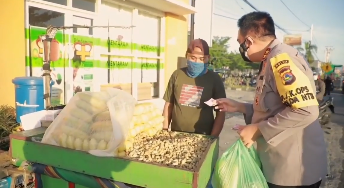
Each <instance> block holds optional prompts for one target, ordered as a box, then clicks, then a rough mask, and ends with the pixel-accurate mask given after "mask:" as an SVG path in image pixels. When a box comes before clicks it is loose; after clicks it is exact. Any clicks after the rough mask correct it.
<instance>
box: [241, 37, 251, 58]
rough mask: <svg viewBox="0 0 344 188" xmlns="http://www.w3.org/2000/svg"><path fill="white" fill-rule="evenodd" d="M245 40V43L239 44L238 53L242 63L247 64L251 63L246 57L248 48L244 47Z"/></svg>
mask: <svg viewBox="0 0 344 188" xmlns="http://www.w3.org/2000/svg"><path fill="white" fill-rule="evenodd" d="M246 40H247V39H245V41H244V42H243V43H241V44H240V47H239V52H240V55H241V57H242V59H243V60H244V61H246V62H249V63H252V61H251V60H250V59H249V58H248V57H247V55H246V54H247V51H248V48H249V47H247V46H246Z"/></svg>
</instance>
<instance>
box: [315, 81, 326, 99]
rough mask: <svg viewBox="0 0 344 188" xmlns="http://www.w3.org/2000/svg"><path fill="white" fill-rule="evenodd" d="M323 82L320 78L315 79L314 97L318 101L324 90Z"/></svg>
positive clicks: (321, 97)
mask: <svg viewBox="0 0 344 188" xmlns="http://www.w3.org/2000/svg"><path fill="white" fill-rule="evenodd" d="M325 87H326V86H325V82H324V81H322V80H321V79H318V80H315V88H316V93H317V95H316V97H317V99H318V101H322V100H323V98H324V95H325V92H326V88H325Z"/></svg>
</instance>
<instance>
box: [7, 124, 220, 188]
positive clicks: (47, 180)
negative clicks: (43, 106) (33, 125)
mask: <svg viewBox="0 0 344 188" xmlns="http://www.w3.org/2000/svg"><path fill="white" fill-rule="evenodd" d="M44 132H45V128H43V127H41V128H37V129H34V130H30V131H24V132H19V133H15V134H12V135H10V139H11V148H10V153H11V155H12V157H13V158H16V159H20V160H26V161H29V162H32V163H34V165H35V164H36V165H38V166H39V165H40V166H41V167H42V165H43V167H42V168H43V169H42V168H41V167H40V168H41V170H40V172H38V171H39V170H36V172H35V171H34V172H35V173H36V174H39V176H37V175H36V177H37V178H36V179H41V183H42V184H43V186H42V185H41V188H97V187H96V185H95V184H93V182H94V181H96V182H98V185H99V186H98V187H99V188H102V186H100V185H101V184H106V185H103V187H111V186H113V187H116V186H117V187H120V184H123V183H126V184H131V185H135V186H138V187H148V188H205V187H206V186H207V183H208V181H209V179H210V177H211V172H212V169H213V168H214V166H215V163H216V160H217V158H218V151H219V142H218V139H214V140H213V142H212V143H211V145H209V146H208V148H207V149H206V152H205V153H204V155H203V156H202V159H201V161H200V162H199V164H198V166H197V168H196V170H195V171H188V170H183V169H178V168H172V167H166V166H161V165H158V164H150V163H143V162H139V161H133V160H130V159H126V158H116V157H97V156H93V155H90V154H88V153H86V152H83V151H77V150H72V149H68V148H63V147H58V146H53V145H47V144H42V143H40V142H37V141H35V140H39V139H37V138H41V137H42V136H43V135H44ZM37 168H38V167H37ZM61 174H62V175H61ZM63 174H64V175H65V176H67V175H66V174H68V178H66V177H63V176H64V175H63ZM85 177H90V178H91V179H92V181H93V182H91V180H90V179H86V178H85ZM82 178H85V179H82ZM109 182H110V183H112V185H110V183H109ZM38 183H39V182H38ZM116 183H118V185H115V184H116Z"/></svg>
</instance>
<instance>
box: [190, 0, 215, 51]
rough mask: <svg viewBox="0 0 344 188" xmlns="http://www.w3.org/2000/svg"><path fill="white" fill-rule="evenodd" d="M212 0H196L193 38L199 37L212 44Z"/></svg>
mask: <svg viewBox="0 0 344 188" xmlns="http://www.w3.org/2000/svg"><path fill="white" fill-rule="evenodd" d="M213 2H214V0H196V6H195V7H196V10H197V13H196V14H195V32H194V36H195V39H197V38H201V39H203V40H205V41H207V43H208V45H209V46H211V45H212V38H213V37H212V22H213Z"/></svg>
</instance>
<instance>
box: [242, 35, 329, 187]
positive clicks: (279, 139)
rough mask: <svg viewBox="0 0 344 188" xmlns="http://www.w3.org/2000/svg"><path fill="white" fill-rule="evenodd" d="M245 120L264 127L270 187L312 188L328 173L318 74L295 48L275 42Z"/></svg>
mask: <svg viewBox="0 0 344 188" xmlns="http://www.w3.org/2000/svg"><path fill="white" fill-rule="evenodd" d="M245 105H246V106H245V108H246V114H244V116H245V121H246V123H247V124H258V127H259V130H260V132H261V133H262V137H260V138H258V139H257V151H258V154H259V156H260V160H261V162H262V170H263V173H264V176H265V178H266V180H267V182H269V183H272V184H275V185H279V186H302V185H303V186H305V185H312V184H315V183H317V182H319V181H320V180H322V179H324V178H325V177H326V174H327V153H326V144H325V140H324V134H323V130H322V129H321V127H320V123H319V121H318V120H317V118H318V115H319V110H318V102H317V100H316V88H315V84H314V79H313V72H312V70H311V68H310V66H309V64H308V63H307V62H306V61H305V59H304V58H303V56H302V55H301V54H299V52H298V51H297V50H296V49H294V48H293V47H291V46H288V45H286V44H283V43H281V42H280V41H278V40H277V39H276V40H274V41H273V42H272V43H271V44H270V47H269V48H268V49H267V50H266V52H265V54H264V57H263V62H262V67H261V71H260V74H259V76H258V80H257V88H256V94H255V99H254V102H253V104H245Z"/></svg>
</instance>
